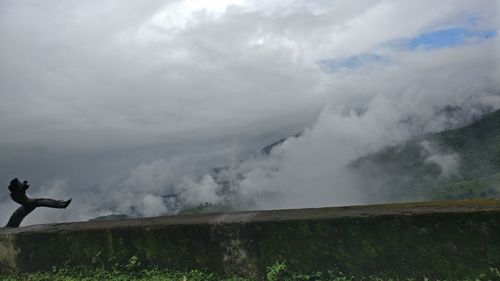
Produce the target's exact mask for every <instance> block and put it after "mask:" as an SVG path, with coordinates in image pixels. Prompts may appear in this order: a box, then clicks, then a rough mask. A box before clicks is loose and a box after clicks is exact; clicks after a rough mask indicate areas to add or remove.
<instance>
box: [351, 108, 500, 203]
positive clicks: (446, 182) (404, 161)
mask: <svg viewBox="0 0 500 281" xmlns="http://www.w3.org/2000/svg"><path fill="white" fill-rule="evenodd" d="M350 168H351V169H352V170H354V171H355V172H356V173H359V175H360V176H361V177H363V178H366V179H369V181H370V182H371V183H372V184H373V187H372V188H371V190H370V188H369V187H366V189H367V190H366V191H368V192H369V191H372V192H373V193H374V194H375V193H377V192H378V193H380V195H381V196H385V197H387V196H392V197H394V199H401V200H404V199H410V198H415V197H417V198H418V197H422V198H440V199H446V198H455V199H460V198H478V197H498V196H499V195H500V187H499V184H500V180H499V179H498V176H494V175H496V174H498V173H500V110H498V111H495V112H493V113H491V114H489V115H488V116H486V117H484V118H482V119H480V120H478V121H476V122H474V123H473V124H470V125H468V126H466V127H463V128H459V129H454V130H449V131H443V132H440V133H435V134H430V135H426V136H423V137H419V138H416V139H412V140H409V141H407V142H405V143H403V144H400V145H398V146H394V147H390V148H386V149H384V150H382V151H380V152H378V153H375V154H372V155H368V156H366V157H363V158H361V159H358V160H357V161H355V162H354V163H352V164H351V165H350Z"/></svg>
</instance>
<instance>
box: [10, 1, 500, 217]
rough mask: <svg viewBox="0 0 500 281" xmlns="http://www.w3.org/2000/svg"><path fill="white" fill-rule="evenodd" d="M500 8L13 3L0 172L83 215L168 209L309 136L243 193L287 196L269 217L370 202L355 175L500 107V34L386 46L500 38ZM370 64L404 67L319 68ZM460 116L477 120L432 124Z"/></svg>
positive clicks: (256, 170)
mask: <svg viewBox="0 0 500 281" xmlns="http://www.w3.org/2000/svg"><path fill="white" fill-rule="evenodd" d="M497 14H498V3H497V2H496V1H466V0H460V1H439V2H436V1H417V2H408V1H382V0H380V1H360V0H359V1H358V0H357V1H336V2H331V1H322V0H316V1H293V0H283V1H272V2H269V1H257V0H255V1H243V0H241V1H240V0H234V1H229V0H224V1H194V0H193V1H168V2H165V1H148V2H147V3H143V2H137V1H111V0H107V1H97V2H92V1H91V2H88V1H71V2H67V1H55V0H54V1H44V2H43V3H41V2H39V1H3V2H2V4H0V35H1V38H2V40H0V61H2V64H1V65H0V99H1V100H2V102H1V103H0V130H1V131H2V132H8V133H3V134H2V137H1V138H0V147H1V148H0V153H2V159H1V160H0V167H5V168H2V170H0V177H1V178H2V180H3V181H4V182H8V180H10V177H14V176H19V177H21V176H23V177H27V178H28V179H29V180H30V181H32V182H33V183H34V186H40V185H41V184H42V183H44V182H49V181H50V179H53V178H64V179H66V181H67V182H68V183H69V184H68V185H67V186H64V188H62V189H61V190H59V189H57V190H58V192H59V191H60V192H62V193H64V194H66V193H65V192H63V190H69V191H70V192H68V194H73V197H74V199H75V200H76V201H75V202H74V204H75V205H74V206H75V211H74V213H71V212H73V211H71V210H68V213H69V214H68V217H71V218H74V219H82V218H83V217H85V216H92V215H95V214H103V213H106V212H108V213H109V212H111V210H113V211H120V212H136V213H137V214H141V215H157V214H160V213H163V212H166V211H167V212H168V211H170V210H176V209H177V208H178V207H179V206H178V205H177V204H179V201H176V200H173V201H172V199H171V198H170V199H169V198H165V197H162V196H164V195H165V194H169V193H172V194H176V195H177V196H181V197H182V196H185V197H183V199H182V200H184V201H183V202H191V203H192V204H195V203H196V202H202V201H204V200H206V201H210V202H218V200H221V198H220V196H219V194H218V188H219V187H218V186H216V185H214V182H213V179H211V178H210V177H208V176H204V175H205V174H207V173H205V172H206V170H207V169H208V167H211V166H212V165H221V164H222V163H224V161H223V160H228V159H233V158H234V159H240V158H241V157H240V156H241V154H245V153H243V152H248V151H249V150H252V149H258V148H259V147H261V146H263V145H264V144H266V143H268V142H271V141H272V140H275V139H279V138H280V137H283V136H289V135H293V134H295V133H297V132H298V131H300V130H302V129H303V128H304V127H306V126H308V127H309V130H308V131H307V132H308V133H307V134H305V135H304V137H303V138H299V139H297V140H294V141H291V142H289V143H286V144H285V145H284V146H283V147H282V148H280V151H281V152H279V153H278V152H276V153H278V154H279V157H278V158H276V159H275V158H274V157H273V158H272V159H270V160H266V159H254V160H252V161H246V162H245V163H243V164H241V165H236V166H238V167H236V168H237V169H243V171H244V172H245V173H246V174H247V177H246V179H245V180H244V181H243V182H241V186H240V190H239V191H238V192H240V193H241V195H242V196H249V197H251V196H261V195H262V194H268V192H271V193H273V194H274V193H275V192H286V193H287V194H286V195H284V196H283V201H280V202H278V201H275V200H271V201H272V202H271V203H269V205H265V204H262V205H263V206H264V205H265V207H269V206H272V205H273V204H278V205H279V206H313V205H315V204H321V205H326V204H347V203H354V202H359V201H362V200H364V199H363V198H362V196H360V195H359V194H358V193H357V191H356V190H353V189H352V188H348V187H349V186H351V180H352V179H350V177H349V175H346V174H345V173H344V171H343V170H342V165H343V164H345V163H347V162H349V161H350V160H352V159H353V158H355V157H357V156H359V155H361V154H362V153H365V152H368V151H374V150H376V149H377V148H379V147H381V146H383V145H386V144H388V143H394V142H397V141H398V140H402V139H405V138H408V137H410V136H412V135H415V134H419V133H422V132H430V131H436V130H439V129H442V128H444V127H446V126H450V122H451V125H457V124H460V123H463V122H465V121H466V120H469V119H467V118H470V116H476V115H477V112H478V111H480V110H479V109H478V105H481V106H491V107H493V108H499V107H500V106H499V101H498V95H496V94H497V93H498V92H499V89H500V85H499V84H500V82H499V80H498V77H499V69H498V65H499V61H500V58H499V56H500V55H499V52H498V49H499V48H498V45H499V42H498V39H489V40H485V41H484V42H478V43H477V44H471V45H468V46H462V47H458V48H454V49H443V50H432V51H425V50H417V51H416V52H400V51H397V50H394V49H391V48H390V47H388V46H387V45H386V43H387V42H389V41H391V40H394V39H398V38H402V37H404V38H411V37H413V36H415V35H418V34H419V33H422V32H425V31H428V30H434V29H436V28H439V27H442V26H449V25H452V24H454V23H456V22H461V23H463V22H464V18H468V17H470V16H474V17H477V18H478V20H477V23H476V28H479V29H485V30H498V26H499V24H498V17H497ZM371 52H373V53H377V54H381V55H384V56H387V57H388V58H390V60H391V63H390V64H388V65H386V64H384V65H380V64H367V65H365V66H363V67H359V68H355V69H348V70H343V71H339V72H335V73H333V74H326V73H324V72H322V71H321V69H320V68H319V67H318V61H320V60H324V59H342V58H345V57H349V56H352V55H358V54H360V53H371ZM448 104H452V105H459V106H462V107H469V110H468V111H467V112H468V113H469V114H468V116H463V118H459V119H457V120H451V121H450V120H445V119H443V118H437V117H435V116H436V115H435V113H436V110H437V109H439V107H440V106H444V105H448ZM325 105H326V108H325ZM320 112H322V113H321V114H320V115H319V117H318V114H319V113H320ZM360 112H364V115H360V114H359V113H360ZM408 120H411V122H410V121H408ZM403 121H406V123H405V122H403ZM408 122H410V123H408ZM408 124H410V125H408ZM212 151H216V152H215V153H213V154H210V153H211V152H212ZM235 151H239V152H238V153H236V152H235ZM198 155H201V156H199V157H198ZM214 155H216V156H214ZM235 155H236V156H235ZM176 157H177V158H176ZM200 158H202V159H204V160H199V159H200ZM209 158H210V159H212V160H210V161H209V160H206V159H209ZM157 159H163V160H157ZM172 159H174V160H172ZM176 159H186V160H182V161H181V160H176ZM213 159H217V160H213ZM332 161H333V162H332ZM234 162H238V161H237V160H234ZM144 163H145V164H144ZM186 163H190V164H186ZM177 165H179V166H177ZM197 165H198V167H195V166H197ZM127 171H131V172H130V173H128V172H127ZM204 171H205V172H204ZM110 178H112V180H111V179H110ZM106 188H109V190H106ZM42 190H43V189H42ZM53 190H56V189H53ZM304 190H317V192H308V193H304ZM45 191H47V192H49V191H50V189H49V190H45ZM96 192H100V193H99V194H102V196H98V195H96V196H93V195H92V194H93V193H96ZM83 194H90V195H89V199H84V198H83V197H84V195H83ZM259 194H260V195H259ZM85 196H87V195H85ZM78 197H80V198H78ZM264 197H265V196H264ZM6 198H7V195H0V199H5V200H7V199H6ZM160 198H161V199H160ZM162 200H163V205H162V203H161V201H162ZM169 200H170V201H169ZM262 202H264V201H262ZM146 205H147V206H158V207H151V208H149V207H146ZM162 206H163V207H162ZM132 207H133V208H132ZM132 209H134V210H132ZM131 210H132V211H131ZM77 213H78V214H77ZM82 214H85V215H82ZM40 221H45V219H40Z"/></svg>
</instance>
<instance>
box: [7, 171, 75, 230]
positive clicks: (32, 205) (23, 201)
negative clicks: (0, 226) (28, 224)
mask: <svg viewBox="0 0 500 281" xmlns="http://www.w3.org/2000/svg"><path fill="white" fill-rule="evenodd" d="M29 187H30V185H29V184H28V182H27V181H24V182H20V181H19V180H18V179H17V178H15V179H13V180H12V181H11V182H10V185H9V191H10V198H12V200H14V202H16V203H18V204H20V205H21V207H19V208H18V209H17V210H16V211H15V212H14V213H13V214H12V216H11V217H10V219H9V222H8V223H7V225H6V227H19V225H20V224H21V222H22V221H23V219H24V218H25V217H26V216H27V215H28V214H29V213H31V212H32V211H33V210H34V209H36V208H37V207H48V208H59V209H65V208H66V207H68V205H69V204H70V203H71V199H69V200H67V201H63V200H54V199H48V198H28V196H26V190H27V189H28V188H29Z"/></svg>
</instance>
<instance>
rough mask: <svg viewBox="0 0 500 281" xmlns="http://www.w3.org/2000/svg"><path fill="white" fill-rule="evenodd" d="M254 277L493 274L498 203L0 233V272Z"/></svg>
mask: <svg viewBox="0 0 500 281" xmlns="http://www.w3.org/2000/svg"><path fill="white" fill-rule="evenodd" d="M131 256H137V257H138V258H139V260H140V261H142V262H143V263H145V264H149V265H157V266H161V267H163V268H169V269H172V270H179V269H180V270H184V269H207V270H210V271H213V272H217V273H221V274H239V275H246V276H254V277H256V276H263V274H264V273H265V270H266V266H269V265H271V264H273V263H274V262H276V261H286V262H287V265H288V268H289V269H290V270H293V271H299V272H312V271H324V270H328V269H334V268H336V269H338V270H340V271H342V272H345V273H347V274H355V275H357V276H368V275H370V274H377V275H391V276H400V277H409V276H429V277H452V278H453V277H464V276H477V274H478V273H481V272H487V271H488V270H489V268H490V267H496V268H500V201H497V200H490V201H450V202H432V203H414V204H393V205H371V206H353V207H339V208H318V209H298V210H276V211H256V212H242V213H228V214H206V215H193V216H174V217H156V218H144V219H131V220H121V221H107V222H88V223H64V224H48V225H36V226H28V227H21V228H18V229H7V228H4V229H0V268H1V270H0V271H12V270H19V271H23V272H29V271H37V270H47V269H51V268H52V266H62V265H82V264H87V265H90V264H92V261H93V260H94V263H95V262H96V260H97V262H98V263H104V264H113V263H116V262H126V261H127V260H128V259H129V258H130V257H131Z"/></svg>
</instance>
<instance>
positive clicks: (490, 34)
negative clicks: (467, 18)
mask: <svg viewBox="0 0 500 281" xmlns="http://www.w3.org/2000/svg"><path fill="white" fill-rule="evenodd" d="M496 36H497V32H496V30H470V29H467V28H464V27H457V28H449V29H440V30H435V31H430V32H424V33H421V34H419V35H418V36H416V37H413V38H409V39H402V40H397V41H396V42H394V43H395V44H393V45H395V46H396V47H399V48H402V49H408V50H415V49H420V48H423V49H441V48H452V47H457V46H461V45H464V44H467V43H469V42H478V41H479V42H481V41H484V40H488V39H490V38H494V37H496Z"/></svg>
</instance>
